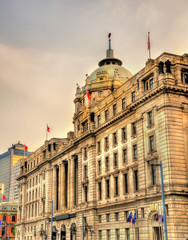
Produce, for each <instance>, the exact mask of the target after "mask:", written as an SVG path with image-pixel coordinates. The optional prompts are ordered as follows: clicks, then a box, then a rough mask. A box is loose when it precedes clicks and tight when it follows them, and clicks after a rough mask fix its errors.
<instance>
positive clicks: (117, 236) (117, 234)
mask: <svg viewBox="0 0 188 240" xmlns="http://www.w3.org/2000/svg"><path fill="white" fill-rule="evenodd" d="M119 239H120V234H119V229H116V240H119Z"/></svg>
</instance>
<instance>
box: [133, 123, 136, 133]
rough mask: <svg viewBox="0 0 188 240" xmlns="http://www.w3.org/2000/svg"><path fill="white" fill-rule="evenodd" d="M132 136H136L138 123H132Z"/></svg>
mask: <svg viewBox="0 0 188 240" xmlns="http://www.w3.org/2000/svg"><path fill="white" fill-rule="evenodd" d="M132 135H133V136H134V135H136V123H132Z"/></svg>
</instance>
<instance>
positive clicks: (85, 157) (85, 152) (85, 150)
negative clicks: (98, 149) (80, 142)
mask: <svg viewBox="0 0 188 240" xmlns="http://www.w3.org/2000/svg"><path fill="white" fill-rule="evenodd" d="M84 159H87V148H86V147H85V148H84Z"/></svg>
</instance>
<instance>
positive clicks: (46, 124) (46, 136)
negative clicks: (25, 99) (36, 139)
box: [46, 124, 48, 141]
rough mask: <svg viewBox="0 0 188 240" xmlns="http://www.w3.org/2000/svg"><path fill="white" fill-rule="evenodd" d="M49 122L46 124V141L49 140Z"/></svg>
mask: <svg viewBox="0 0 188 240" xmlns="http://www.w3.org/2000/svg"><path fill="white" fill-rule="evenodd" d="M47 129H48V124H46V141H47V140H48V130H47Z"/></svg>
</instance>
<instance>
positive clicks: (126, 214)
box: [125, 211, 129, 220]
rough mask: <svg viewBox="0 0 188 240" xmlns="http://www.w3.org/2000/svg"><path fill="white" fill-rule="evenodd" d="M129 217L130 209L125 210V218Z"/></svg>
mask: <svg viewBox="0 0 188 240" xmlns="http://www.w3.org/2000/svg"><path fill="white" fill-rule="evenodd" d="M128 217H129V211H125V220H127V219H128Z"/></svg>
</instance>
